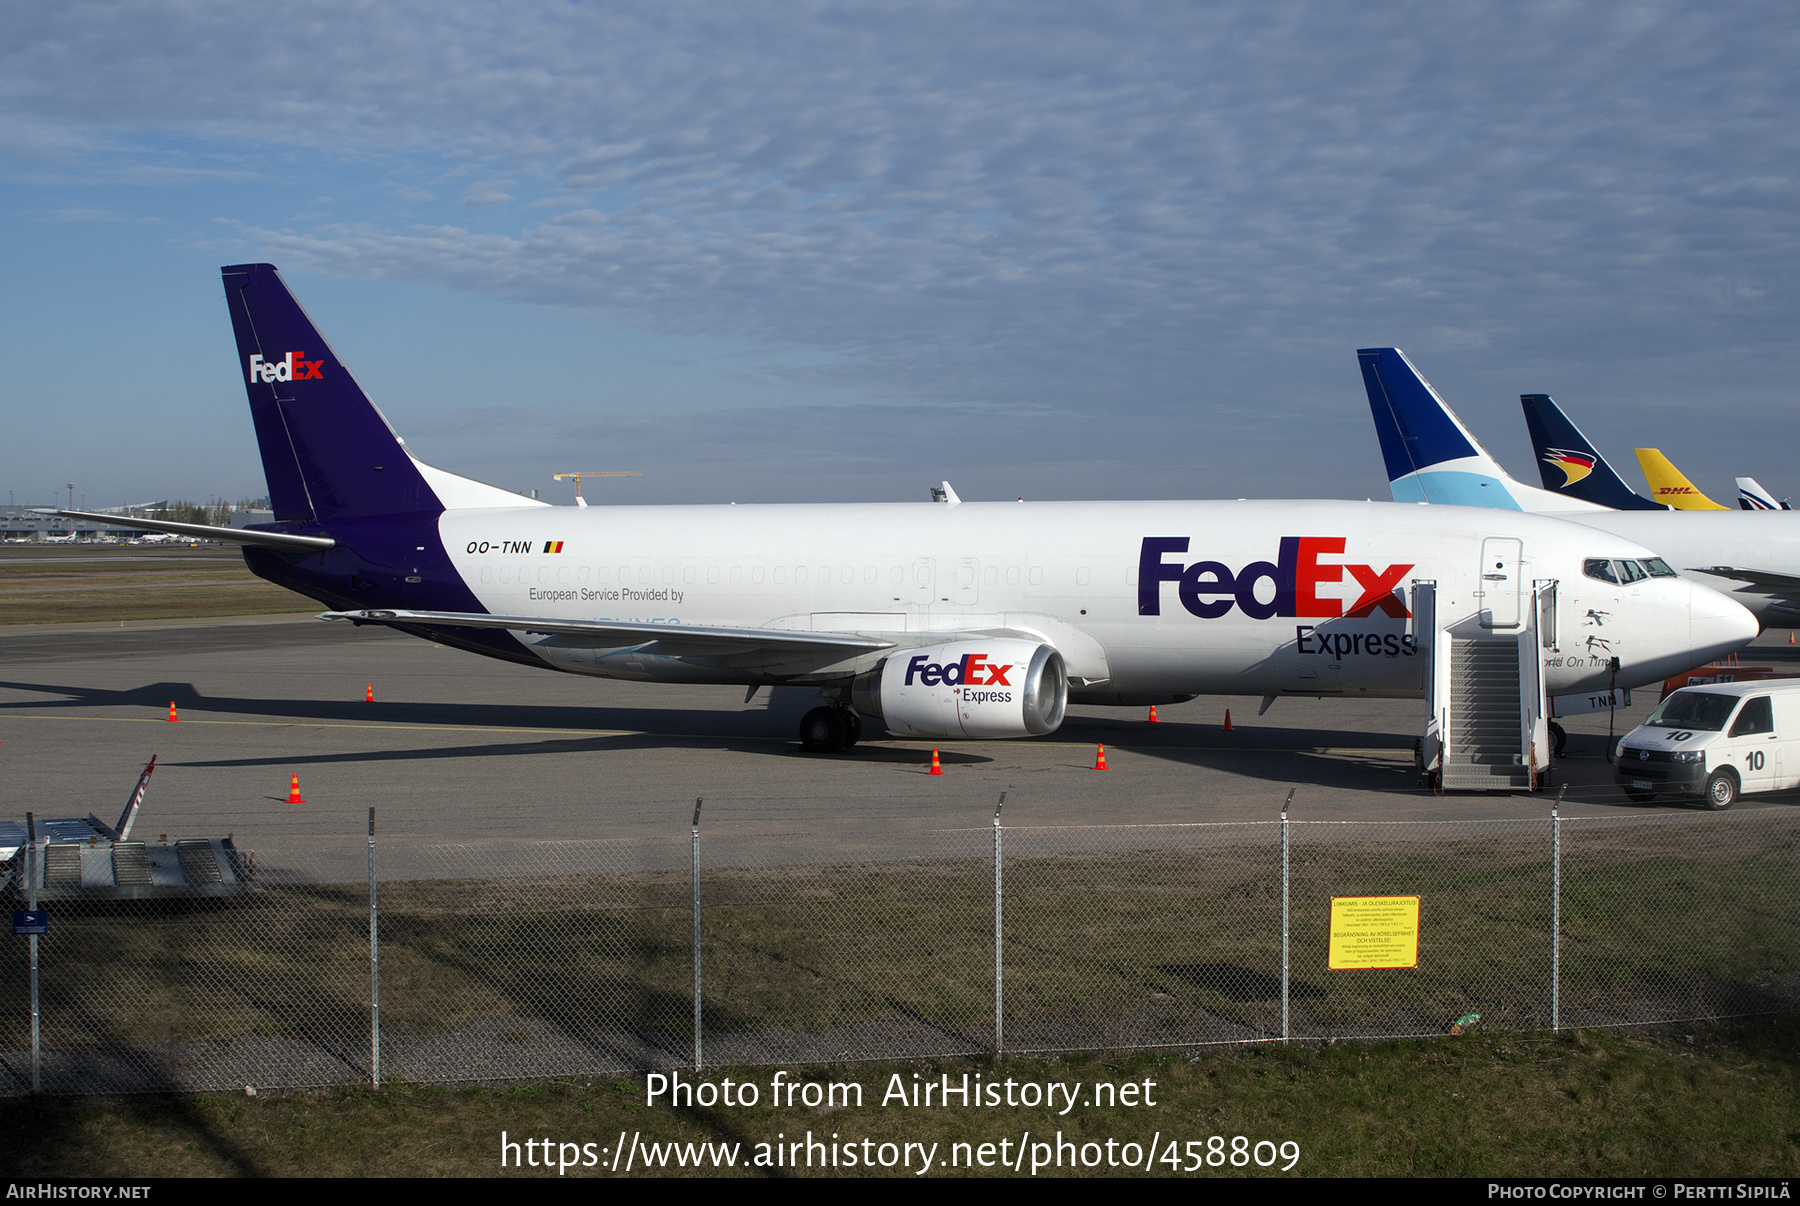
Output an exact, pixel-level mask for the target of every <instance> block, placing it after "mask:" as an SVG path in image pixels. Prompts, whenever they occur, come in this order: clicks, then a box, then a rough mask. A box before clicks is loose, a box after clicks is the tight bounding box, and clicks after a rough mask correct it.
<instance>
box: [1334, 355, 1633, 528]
mask: <svg viewBox="0 0 1800 1206" xmlns="http://www.w3.org/2000/svg"><path fill="white" fill-rule="evenodd" d="M1356 358H1357V360H1358V361H1359V362H1360V363H1361V364H1362V375H1363V388H1364V389H1366V390H1367V391H1368V394H1369V411H1370V414H1371V415H1372V416H1373V417H1374V419H1375V434H1376V436H1377V437H1378V438H1379V439H1380V441H1381V459H1382V460H1383V461H1384V462H1385V463H1386V465H1387V475H1388V488H1389V489H1390V490H1391V491H1392V492H1393V496H1394V501H1395V502H1428V503H1439V504H1449V505H1454V506H1465V507H1498V508H1500V509H1502V510H1508V511H1549V512H1559V511H1560V512H1567V511H1598V510H1603V509H1605V508H1603V507H1602V506H1601V504H1599V503H1593V502H1589V501H1587V500H1585V499H1581V498H1572V497H1570V496H1568V495H1565V494H1560V493H1557V492H1555V491H1552V490H1540V489H1538V488H1537V487H1535V486H1527V485H1526V484H1525V483H1523V482H1521V481H1517V480H1515V479H1514V478H1513V476H1512V475H1511V474H1509V473H1507V471H1506V470H1504V469H1502V468H1501V467H1500V463H1499V462H1498V461H1496V460H1495V459H1494V458H1493V457H1492V456H1491V455H1489V453H1488V451H1487V449H1485V448H1483V447H1482V446H1481V442H1480V441H1479V440H1477V439H1476V438H1475V437H1474V435H1473V434H1471V433H1470V431H1469V429H1468V428H1467V427H1464V426H1463V423H1462V420H1461V419H1459V418H1457V417H1456V413H1455V412H1454V411H1452V410H1451V409H1450V407H1449V406H1447V405H1446V404H1445V403H1444V400H1443V398H1441V397H1439V396H1438V392H1437V391H1436V390H1435V389H1433V388H1431V383H1430V382H1429V381H1427V380H1425V378H1424V377H1423V376H1421V375H1420V374H1419V371H1418V370H1417V369H1415V368H1414V367H1413V366H1412V362H1411V361H1409V360H1408V359H1407V358H1406V354H1405V353H1404V352H1402V351H1401V350H1400V349H1399V348H1359V349H1358V350H1357V353H1356Z"/></svg>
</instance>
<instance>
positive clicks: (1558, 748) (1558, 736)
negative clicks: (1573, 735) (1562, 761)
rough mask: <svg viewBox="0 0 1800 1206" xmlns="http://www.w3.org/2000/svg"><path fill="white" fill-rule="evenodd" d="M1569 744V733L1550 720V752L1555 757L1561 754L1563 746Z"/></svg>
mask: <svg viewBox="0 0 1800 1206" xmlns="http://www.w3.org/2000/svg"><path fill="white" fill-rule="evenodd" d="M1568 744H1569V735H1568V734H1567V733H1565V732H1564V731H1563V727H1562V726H1561V725H1560V724H1557V723H1556V722H1555V721H1554V720H1552V721H1551V722H1550V752H1551V753H1552V754H1554V755H1556V757H1558V758H1560V757H1562V756H1563V747H1564V746H1566V745H1568Z"/></svg>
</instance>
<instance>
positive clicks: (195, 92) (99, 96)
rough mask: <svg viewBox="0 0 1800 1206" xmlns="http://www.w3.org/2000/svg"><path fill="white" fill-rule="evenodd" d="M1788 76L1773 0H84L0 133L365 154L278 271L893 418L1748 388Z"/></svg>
mask: <svg viewBox="0 0 1800 1206" xmlns="http://www.w3.org/2000/svg"><path fill="white" fill-rule="evenodd" d="M277 27H278V28H277ZM1796 51H1800V10H1795V9H1794V8H1793V7H1792V6H1788V5H1782V4H1778V3H1766V4H1760V5H1751V6H1749V8H1748V9H1734V10H1723V9H1717V8H1714V7H1711V6H1706V5H1702V4H1698V3H1676V2H1673V0H1662V2H1655V0H1653V2H1649V3H1640V4H1634V5H1630V6H1583V5H1570V4H1565V3H1553V2H1548V0H1543V2H1537V3H1524V4H1520V5H1512V6H1504V7H1495V6H1492V5H1485V4H1477V3H1472V2H1463V3H1405V4H1394V5H1386V6H1376V7H1370V6H1343V5H1332V4H1324V3H1298V2H1292V0H1288V2H1283V0H1271V2H1257V3H1248V2H1244V3H1218V4H1208V5H1159V4H1137V5H1127V6H1124V7H1117V6H1113V7H1096V6H1093V5H1088V4H1077V3H1072V2H1071V3H1061V4H1058V3H1032V4H1024V3H986V4H954V3H916V4H908V5H892V4H873V3H813V4H806V5H793V4H786V3H773V2H770V3H745V4H737V5H728V6H720V5H714V4H701V3H668V4H658V5H642V6H627V5H607V6H590V5H561V4H557V5H537V4H523V3H515V4H488V3H434V4H430V5H426V4H423V3H417V2H414V3H404V2H399V3H390V4H379V5H378V4H371V3H362V2H357V0H322V2H321V3H319V4H315V5H312V6H309V7H308V8H307V9H306V10H305V15H304V16H303V17H299V16H292V17H290V18H288V19H284V20H281V21H279V22H277V23H276V26H271V25H270V23H269V22H267V21H260V22H251V21H245V20H244V19H243V12H242V9H241V8H240V7H239V6H236V5H233V4H227V3H223V2H222V0H185V2H180V3H176V2H173V0H171V2H169V3H164V4H151V5H145V6H138V7H135V8H128V9H126V10H118V9H117V8H116V7H115V6H112V5H110V4H101V3H99V2H98V0H77V2H75V3H71V4H68V5H62V6H55V7H44V8H41V9H36V10H32V11H31V12H30V13H28V14H27V15H26V17H24V18H23V19H21V20H20V21H17V22H14V23H12V24H11V32H10V34H9V35H7V40H6V41H5V42H4V43H0V113H4V114H6V115H7V118H8V121H7V122H4V123H0V126H5V125H7V124H11V125H12V126H13V128H14V129H17V130H26V131H29V133H28V134H27V135H25V136H23V141H22V142H21V143H19V144H18V145H13V144H8V145H7V146H0V154H5V155H8V156H10V157H12V158H13V159H14V160H15V161H18V162H23V161H25V160H26V159H29V158H31V157H32V156H36V157H38V158H39V159H45V158H46V157H48V158H56V159H57V160H58V162H59V163H61V164H62V165H63V170H66V171H67V170H74V169H72V168H70V167H69V166H68V165H70V164H85V165H87V167H88V168H89V169H90V170H93V171H96V172H99V171H108V172H115V173H116V172H117V171H119V170H120V163H121V161H125V162H129V163H133V164H136V165H137V166H138V168H139V169H140V170H143V171H152V170H165V171H166V170H173V169H179V168H188V169H193V170H200V169H207V170H211V169H214V168H217V167H219V166H220V165H221V164H222V162H223V157H224V156H225V155H226V154H227V153H228V152H229V153H232V154H238V153H243V154H247V155H250V156H251V157H252V158H254V157H255V156H256V155H258V154H260V155H263V156H265V157H269V158H271V159H272V158H273V157H278V156H281V155H297V153H298V152H299V151H300V150H301V149H304V150H305V152H306V153H305V154H304V155H301V156H298V158H300V159H302V160H304V161H305V162H306V163H308V164H310V165H314V166H313V170H317V171H321V172H338V173H342V174H343V175H345V176H347V177H350V178H355V177H357V176H359V175H362V174H366V173H368V172H370V171H371V169H372V167H375V166H378V167H379V173H380V178H381V179H383V180H386V181H389V182H390V183H389V184H388V188H389V193H388V196H389V197H390V198H391V197H394V196H398V197H399V198H400V199H401V200H402V201H404V202H405V203H406V204H407V205H408V206H410V207H414V208H413V209H410V210H409V211H408V216H407V218H406V219H405V220H404V222H403V221H401V220H398V219H394V218H392V217H391V216H389V215H388V214H386V213H384V212H380V211H378V210H376V209H369V210H367V211H365V212H360V213H358V212H352V210H351V209H349V208H347V207H343V206H339V207H338V208H336V210H335V216H336V217H338V218H339V219H342V220H339V221H332V222H327V221H325V220H323V219H320V220H317V221H312V222H310V223H306V222H302V223H295V222H294V220H293V219H291V218H278V217H277V216H276V214H275V213H273V212H267V213H239V214H238V215H237V217H236V219H235V220H236V221H237V223H238V227H239V229H240V230H241V231H242V233H243V234H244V235H245V236H246V237H247V238H249V239H250V240H252V241H253V242H254V243H255V244H257V245H258V246H259V248H260V250H259V251H258V253H257V254H266V255H267V256H268V257H270V258H272V259H276V260H277V261H278V262H281V263H283V264H284V265H294V266H298V267H305V268H308V269H312V270H315V271H323V272H328V273H332V274H338V275H344V276H360V277H370V278H377V279H384V280H394V281H407V282H412V283H420V284H430V285H437V286H443V287H447V288H453V289H459V290H469V291H474V292H479V293H484V294H489V295H496V296H502V297H508V298H514V299H517V300H520V301H524V302H530V303H539V304H552V305H559V306H568V307H576V308H582V309H590V310H594V311H598V312H601V313H604V314H606V315H609V316H611V317H612V318H613V319H614V320H615V321H618V322H622V323H625V324H628V325H633V326H637V327H641V328H643V329H646V330H651V331H657V332H664V333H671V334H681V335H698V336H711V337H718V338H726V339H733V340H743V341H750V342H752V343H755V344H757V345H761V346H767V347H770V348H775V349H804V350H808V351H811V352H815V353H818V355H816V356H815V357H813V358H812V359H811V360H810V361H808V362H806V363H804V364H800V363H797V364H795V365H793V366H791V367H790V368H788V369H786V370H783V371H784V372H785V373H786V374H787V379H788V380H789V381H790V382H791V383H792V384H793V385H794V386H795V387H796V388H804V389H820V390H829V389H845V390H855V391H860V392H862V393H864V394H869V393H874V394H877V395H882V396H887V397H891V398H894V399H896V400H905V401H906V402H907V403H908V404H909V405H914V406H950V407H956V408H970V407H975V408H980V407H989V408H995V409H994V411H993V413H996V414H1016V413H1019V410H1018V408H1021V407H1034V408H1037V409H1038V411H1039V412H1042V413H1056V414H1064V415H1076V416H1085V417H1089V418H1091V417H1093V416H1097V415H1099V416H1106V415H1113V414H1116V413H1117V412H1118V411H1119V409H1120V408H1122V407H1128V408H1130V410H1131V413H1132V414H1133V415H1138V416H1142V415H1149V416H1163V417H1165V418H1168V417H1170V416H1187V415H1191V414H1193V413H1195V412H1199V413H1204V414H1213V415H1217V414H1223V413H1226V411H1227V410H1229V408H1232V407H1238V406H1245V405H1249V406H1253V407H1254V406H1256V405H1259V404H1261V403H1262V402H1264V401H1265V399H1266V397H1267V396H1268V395H1269V394H1271V393H1280V394H1285V395H1287V396H1294V395H1308V396H1313V397H1319V398H1324V399H1329V401H1326V402H1322V403H1318V404H1316V405H1337V404H1338V403H1339V401H1340V400H1341V399H1342V398H1343V397H1344V396H1345V395H1346V394H1348V396H1349V397H1350V398H1351V400H1352V401H1354V400H1355V397H1356V381H1355V377H1354V368H1353V364H1352V362H1351V360H1350V352H1351V349H1353V348H1354V347H1356V346H1358V345H1359V344H1370V343H1389V342H1399V343H1403V344H1405V345H1406V346H1408V349H1409V351H1411V352H1413V353H1414V354H1415V355H1418V356H1421V360H1422V363H1426V364H1431V363H1432V362H1433V360H1432V358H1434V357H1436V358H1441V362H1443V363H1449V364H1452V365H1455V366H1458V367H1457V371H1460V372H1463V373H1465V374H1466V375H1468V376H1469V377H1470V378H1471V379H1472V380H1478V381H1483V382H1485V381H1486V380H1488V379H1489V378H1492V379H1493V380H1496V381H1498V380H1501V379H1503V378H1504V376H1505V374H1508V373H1511V374H1515V375H1516V374H1518V373H1519V372H1520V371H1522V369H1523V368H1525V367H1527V366H1529V368H1530V369H1531V370H1532V371H1540V370H1541V371H1542V372H1544V373H1545V375H1546V376H1548V377H1550V378H1551V379H1550V380H1541V379H1540V380H1534V381H1531V382H1523V381H1521V382H1520V383H1519V384H1516V385H1512V386H1507V387H1505V388H1503V389H1502V390H1501V394H1502V396H1504V394H1505V392H1506V390H1508V389H1510V390H1511V391H1512V392H1515V393H1516V392H1517V390H1518V389H1521V388H1525V389H1529V388H1552V389H1561V388H1563V386H1564V385H1565V384H1567V383H1569V382H1575V383H1578V384H1579V385H1581V386H1582V387H1584V388H1587V387H1592V388H1595V389H1600V390H1605V389H1624V390H1626V391H1629V390H1630V389H1631V388H1639V387H1641V388H1644V389H1650V390H1657V389H1663V388H1665V387H1666V386H1667V384H1668V383H1669V382H1681V381H1685V382H1688V383H1689V384H1697V383H1699V382H1701V381H1703V380H1705V379H1706V378H1707V375H1708V374H1709V373H1710V372H1713V371H1715V370H1716V360H1717V358H1718V357H1719V356H1720V355H1722V354H1724V350H1725V349H1732V350H1733V351H1732V355H1733V356H1734V365H1735V368H1736V371H1737V372H1739V373H1740V374H1741V375H1742V380H1741V381H1740V382H1739V386H1740V388H1742V389H1744V390H1745V391H1746V392H1748V393H1757V392H1758V391H1761V393H1760V394H1759V396H1769V391H1772V390H1775V389H1778V388H1785V386H1784V385H1782V384H1781V383H1783V382H1785V381H1786V380H1788V379H1791V377H1792V374H1793V369H1794V368H1795V367H1796V366H1795V364H1794V358H1795V352H1796V346H1795V339H1794V335H1793V324H1792V315H1793V287H1794V286H1793V283H1792V282H1793V281H1794V279H1795V276H1796V268H1797V267H1800V264H1797V263H1796V251H1797V249H1800V205H1797V204H1796V202H1797V201H1800V181H1797V180H1796V168H1795V165H1796V164H1800V155H1797V154H1796V152H1800V123H1796V122H1794V121H1793V120H1792V114H1793V112H1794V111H1795V110H1796V108H1797V107H1800V106H1797V105H1796V101H1797V100H1800V95H1797V93H1800V70H1796V68H1797V67H1800V55H1797V54H1796ZM58 131H61V132H62V137H63V138H64V139H65V141H64V142H62V143H60V144H59V143H58V142H57V138H56V132H58ZM171 135H179V136H180V137H181V138H185V139H189V140H193V141H192V149H191V151H190V152H189V153H188V154H186V155H181V154H174V155H171V153H170V151H169V147H168V145H167V142H166V139H167V138H169V137H170V136H171ZM100 145H104V146H105V147H106V148H107V149H106V150H105V151H104V152H97V151H95V150H93V149H92V148H94V147H95V146H100ZM453 179H457V180H467V181H473V183H467V184H465V185H464V186H463V189H462V192H461V195H460V198H459V199H458V201H457V202H454V203H453V202H448V201H446V202H443V203H438V202H436V201H435V196H436V193H435V190H436V189H438V188H440V187H442V185H443V184H446V183H448V181H450V180H453ZM333 192H334V195H345V194H347V192H348V190H340V189H333ZM515 202H517V204H516V205H515V204H514V203H515ZM431 206H436V208H435V209H426V208H424V207H431ZM470 211H475V212H470ZM420 223H422V224H420ZM1605 366H1612V373H1611V375H1610V376H1609V375H1608V371H1607V369H1606V367H1605ZM1620 383H1623V384H1620ZM1634 383H1636V384H1634ZM916 413H917V414H918V415H921V416H923V415H927V414H930V413H935V412H927V411H919V412H916ZM959 413H960V412H959ZM1514 422H1515V424H1516V416H1515V417H1514Z"/></svg>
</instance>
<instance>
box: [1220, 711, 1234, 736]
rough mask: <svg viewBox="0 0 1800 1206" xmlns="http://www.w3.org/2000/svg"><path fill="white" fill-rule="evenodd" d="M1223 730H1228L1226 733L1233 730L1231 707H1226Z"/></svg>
mask: <svg viewBox="0 0 1800 1206" xmlns="http://www.w3.org/2000/svg"><path fill="white" fill-rule="evenodd" d="M1222 731H1223V732H1226V733H1229V732H1232V731H1233V730H1232V728H1231V709H1230V708H1226V709H1225V728H1224V729H1223V730H1222Z"/></svg>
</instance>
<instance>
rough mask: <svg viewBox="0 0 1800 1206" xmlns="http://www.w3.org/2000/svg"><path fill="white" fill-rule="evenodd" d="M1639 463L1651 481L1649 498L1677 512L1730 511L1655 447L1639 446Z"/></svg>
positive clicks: (1647, 479)
mask: <svg viewBox="0 0 1800 1206" xmlns="http://www.w3.org/2000/svg"><path fill="white" fill-rule="evenodd" d="M1635 451H1636V452H1637V459H1638V464H1639V465H1641V466H1643V469H1644V480H1646V481H1648V482H1649V483H1650V497H1651V498H1654V499H1655V500H1656V501H1657V502H1660V503H1667V504H1668V505H1669V506H1671V507H1674V508H1675V509H1676V510H1677V511H1729V510H1731V508H1730V507H1721V506H1720V505H1719V504H1718V503H1716V502H1714V501H1713V500H1712V499H1710V498H1708V497H1706V495H1704V494H1702V493H1700V491H1699V489H1698V488H1697V487H1696V486H1695V485H1694V483H1693V482H1690V481H1689V480H1688V479H1687V478H1686V477H1684V476H1683V475H1682V472H1681V470H1679V469H1677V468H1676V467H1675V466H1674V465H1672V464H1670V463H1669V458H1668V457H1666V456H1664V455H1663V454H1662V453H1661V451H1659V450H1658V449H1655V448H1638V449H1635Z"/></svg>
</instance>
